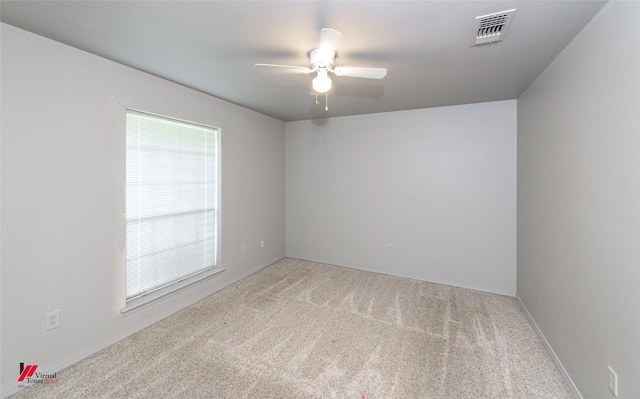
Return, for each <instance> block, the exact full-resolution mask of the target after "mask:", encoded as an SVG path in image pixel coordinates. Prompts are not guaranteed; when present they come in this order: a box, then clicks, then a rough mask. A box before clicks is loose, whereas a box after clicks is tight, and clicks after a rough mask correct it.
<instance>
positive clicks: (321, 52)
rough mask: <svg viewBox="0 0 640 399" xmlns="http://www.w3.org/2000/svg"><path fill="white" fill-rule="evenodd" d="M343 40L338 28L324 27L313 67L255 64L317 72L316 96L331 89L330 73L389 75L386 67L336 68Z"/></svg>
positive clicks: (311, 57) (369, 76)
mask: <svg viewBox="0 0 640 399" xmlns="http://www.w3.org/2000/svg"><path fill="white" fill-rule="evenodd" d="M341 40H342V34H341V33H340V32H338V31H337V30H335V29H330V28H324V29H322V30H321V31H320V46H319V47H318V48H317V49H315V50H313V51H311V52H310V53H309V64H310V65H311V68H308V67H301V66H292V65H276V64H255V66H257V67H275V68H289V70H291V71H293V72H299V73H305V74H309V73H313V72H316V77H315V78H313V81H312V82H311V86H312V87H313V90H315V92H316V96H317V94H318V93H327V92H328V91H329V90H331V87H332V84H333V83H332V81H331V78H330V77H329V73H333V74H335V75H336V76H346V77H352V78H365V79H382V78H384V77H385V76H386V75H387V70H386V69H385V68H367V67H337V68H335V69H334V68H333V65H334V64H335V60H336V53H337V51H338V46H339V45H340V41H341ZM325 110H328V109H327V107H325Z"/></svg>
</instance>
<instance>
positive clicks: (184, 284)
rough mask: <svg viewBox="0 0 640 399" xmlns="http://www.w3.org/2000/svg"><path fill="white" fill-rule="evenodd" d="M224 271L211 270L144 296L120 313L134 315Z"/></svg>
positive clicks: (128, 303)
mask: <svg viewBox="0 0 640 399" xmlns="http://www.w3.org/2000/svg"><path fill="white" fill-rule="evenodd" d="M223 271H225V269H223V268H214V269H210V270H207V271H205V272H203V273H200V274H197V275H195V276H191V277H189V278H186V279H184V280H182V281H178V282H176V283H175V284H171V285H170V286H167V287H164V288H161V289H159V290H156V291H153V292H150V293H148V294H146V295H143V296H141V297H139V298H136V299H133V300H130V301H128V302H127V304H126V306H125V307H124V308H122V309H120V313H122V315H123V316H129V315H131V314H133V313H136V312H137V311H139V310H142V309H144V308H146V307H148V306H151V305H153V304H154V303H157V302H158V301H160V300H163V299H166V298H169V297H171V296H173V295H175V294H178V293H180V292H182V291H185V290H186V289H188V288H190V287H192V286H194V285H197V284H200V283H202V282H204V281H206V280H208V279H209V278H211V277H214V276H217V275H218V274H220V273H222V272H223Z"/></svg>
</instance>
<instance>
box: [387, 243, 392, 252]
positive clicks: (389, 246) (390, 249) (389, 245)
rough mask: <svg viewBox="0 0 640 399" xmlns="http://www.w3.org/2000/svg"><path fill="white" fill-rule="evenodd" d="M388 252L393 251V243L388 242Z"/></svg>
mask: <svg viewBox="0 0 640 399" xmlns="http://www.w3.org/2000/svg"><path fill="white" fill-rule="evenodd" d="M387 252H392V247H391V244H387Z"/></svg>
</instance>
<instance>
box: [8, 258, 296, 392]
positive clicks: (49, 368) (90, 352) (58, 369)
mask: <svg viewBox="0 0 640 399" xmlns="http://www.w3.org/2000/svg"><path fill="white" fill-rule="evenodd" d="M284 257H285V256H284V255H281V256H277V257H275V258H273V259H271V260H269V261H267V262H265V263H262V264H260V265H258V266H256V267H254V268H252V269H250V270H249V271H247V272H246V273H243V274H241V275H239V276H237V277H234V278H233V279H232V280H231V281H230V282H229V283H228V284H225V285H223V286H221V287H217V288H216V289H215V290H213V291H210V292H204V293H202V294H200V295H196V296H194V297H193V298H190V299H189V300H188V301H187V302H186V303H182V304H180V305H179V306H175V307H173V308H171V309H169V310H167V311H166V312H162V313H160V314H158V315H157V316H156V317H153V318H152V319H151V320H149V321H148V322H146V323H144V324H142V325H139V326H136V328H134V329H131V330H129V331H125V332H124V333H122V334H119V335H117V336H116V337H114V338H113V339H110V340H108V341H105V342H103V343H101V344H100V345H97V346H95V347H93V348H91V349H89V350H86V351H84V352H82V353H80V354H78V355H76V356H73V357H71V358H68V359H65V360H63V361H62V362H59V363H57V364H54V365H52V366H47V367H46V369H47V372H49V373H59V372H61V371H62V370H64V369H66V368H68V367H70V366H73V365H74V364H76V363H78V362H81V361H82V360H84V359H86V358H88V357H90V356H93V355H95V354H96V353H98V352H100V351H101V350H103V349H106V348H108V347H110V346H111V345H113V344H115V343H117V342H119V341H122V340H123V339H125V338H127V337H129V336H131V335H133V334H135V333H137V332H139V331H142V330H144V329H145V328H147V327H149V326H151V325H153V324H155V323H157V322H159V321H160V320H163V319H165V318H167V317H169V316H171V315H172V314H174V313H176V312H178V311H180V310H182V309H184V308H186V307H189V306H191V305H193V304H194V303H196V302H198V301H201V300H203V299H204V298H206V297H208V296H209V295H212V294H215V293H216V292H218V291H220V290H222V289H225V288H227V287H228V286H230V285H232V284H235V283H237V282H238V281H240V280H242V279H243V278H245V277H248V276H250V275H252V274H253V273H256V272H258V271H260V270H262V269H264V268H265V267H267V266H270V265H272V264H274V263H275V262H277V261H279V260H281V259H284ZM24 389H28V388H20V387H19V386H18V384H17V383H16V384H15V385H14V386H11V387H9V388H7V389H6V390H4V391H2V393H1V394H0V398H2V399H5V398H8V397H9V396H11V395H15V394H16V393H18V392H21V391H22V390H24Z"/></svg>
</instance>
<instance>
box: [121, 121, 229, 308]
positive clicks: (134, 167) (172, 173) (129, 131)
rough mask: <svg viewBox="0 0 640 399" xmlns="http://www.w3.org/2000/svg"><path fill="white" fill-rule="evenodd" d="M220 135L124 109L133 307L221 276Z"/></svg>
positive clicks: (128, 260) (128, 256) (129, 299)
mask: <svg viewBox="0 0 640 399" xmlns="http://www.w3.org/2000/svg"><path fill="white" fill-rule="evenodd" d="M219 134H220V131H219V129H217V128H213V127H209V126H204V125H199V124H195V123H190V122H185V121H181V120H176V119H171V118H167V117H161V116H158V115H153V114H148V113H143V112H140V111H134V110H127V111H126V215H127V216H126V285H127V289H126V291H127V295H126V297H127V307H129V306H130V305H131V303H132V302H133V303H135V302H136V301H137V300H138V299H141V298H143V297H145V296H147V295H148V294H150V293H153V294H154V295H149V297H151V298H150V299H155V297H157V296H162V295H165V294H166V293H168V292H171V291H174V290H176V289H180V288H183V286H185V285H188V284H191V283H192V282H193V281H197V280H199V279H201V278H204V277H207V276H208V275H210V274H213V272H215V270H214V269H215V267H216V263H217V252H218V248H217V247H218V245H217V243H218V233H217V232H218V159H219V156H218V153H219V144H218V143H219ZM211 271H213V272H211ZM207 272H210V273H207ZM159 291H160V292H159ZM147 299H149V298H147ZM142 302H148V301H142ZM126 311H127V309H125V310H123V312H126Z"/></svg>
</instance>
